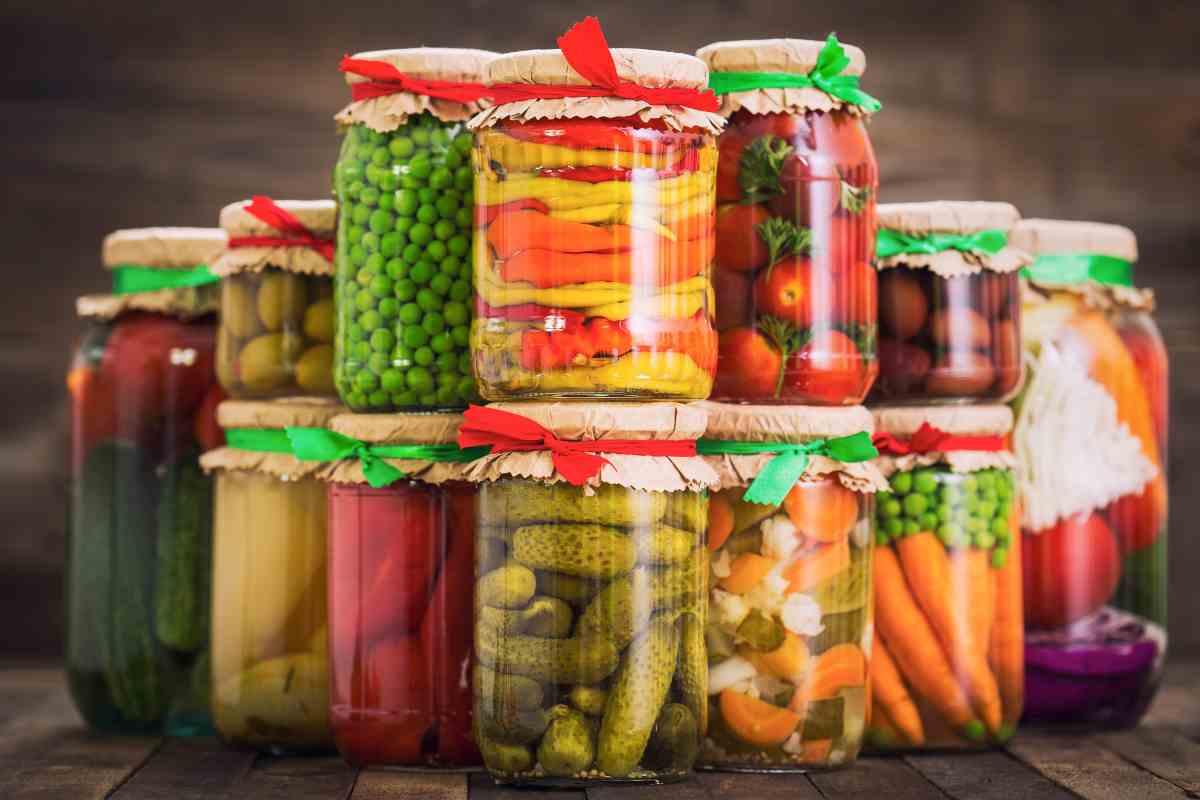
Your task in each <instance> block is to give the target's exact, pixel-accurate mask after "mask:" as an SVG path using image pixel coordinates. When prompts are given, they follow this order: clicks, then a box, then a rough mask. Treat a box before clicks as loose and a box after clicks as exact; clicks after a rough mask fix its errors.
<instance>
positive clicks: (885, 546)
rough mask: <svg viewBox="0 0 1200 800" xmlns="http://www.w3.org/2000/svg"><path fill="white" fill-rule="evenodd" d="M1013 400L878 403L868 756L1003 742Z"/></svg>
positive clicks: (1019, 679) (1016, 577)
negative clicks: (879, 487)
mask: <svg viewBox="0 0 1200 800" xmlns="http://www.w3.org/2000/svg"><path fill="white" fill-rule="evenodd" d="M1012 425H1013V417H1012V412H1011V411H1010V410H1009V408H1008V407H1007V406H1003V405H978V406H961V407H947V406H912V407H904V408H899V407H887V408H877V409H875V429H876V442H875V443H876V446H877V447H878V448H879V453H880V456H879V462H878V463H879V467H880V470H881V471H882V472H883V474H884V475H885V476H887V477H888V481H889V483H890V484H891V486H890V488H889V489H888V491H886V492H881V493H880V494H878V495H876V505H875V516H876V524H875V531H876V533H875V536H876V547H875V561H874V579H875V601H874V602H875V644H874V651H873V653H872V661H871V697H872V704H873V705H872V708H871V711H870V718H869V722H868V726H867V729H868V742H869V744H870V745H871V746H872V747H873V748H874V749H876V750H904V749H922V748H933V749H938V748H981V747H987V746H990V745H995V744H1002V743H1003V742H1005V741H1007V740H1008V739H1009V738H1010V737H1011V736H1012V735H1013V733H1014V731H1015V730H1016V724H1017V721H1018V720H1019V719H1020V717H1021V705H1022V700H1023V694H1024V691H1023V688H1022V686H1023V677H1024V672H1023V665H1022V652H1023V651H1022V645H1023V642H1024V637H1023V624H1024V623H1023V619H1022V614H1021V605H1022V592H1021V561H1022V558H1021V557H1022V548H1021V541H1020V523H1019V520H1020V515H1021V511H1020V502H1019V497H1020V494H1019V492H1018V485H1017V484H1018V482H1017V479H1016V476H1015V474H1014V467H1015V465H1016V460H1015V458H1014V457H1013V454H1012V452H1011V450H1010V449H1009V447H1010V446H1009V441H1010V434H1011V432H1012Z"/></svg>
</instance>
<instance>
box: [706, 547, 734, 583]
mask: <svg viewBox="0 0 1200 800" xmlns="http://www.w3.org/2000/svg"><path fill="white" fill-rule="evenodd" d="M731 562H732V559H731V558H730V557H729V551H728V550H722V551H721V552H719V553H717V557H716V558H714V559H713V560H712V561H711V562H710V566H711V568H712V574H713V575H716V576H717V577H718V578H728V577H729V573H730V572H731V570H730V568H729V565H730V563H731Z"/></svg>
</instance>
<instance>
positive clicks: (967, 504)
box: [962, 494, 979, 514]
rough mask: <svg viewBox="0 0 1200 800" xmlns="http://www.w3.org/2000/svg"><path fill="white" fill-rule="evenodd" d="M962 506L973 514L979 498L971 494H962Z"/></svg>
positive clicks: (975, 511) (977, 508)
mask: <svg viewBox="0 0 1200 800" xmlns="http://www.w3.org/2000/svg"><path fill="white" fill-rule="evenodd" d="M962 504H963V508H965V509H966V510H967V513H969V514H975V513H977V512H978V511H979V498H978V497H976V496H975V495H973V494H968V495H963V503H962Z"/></svg>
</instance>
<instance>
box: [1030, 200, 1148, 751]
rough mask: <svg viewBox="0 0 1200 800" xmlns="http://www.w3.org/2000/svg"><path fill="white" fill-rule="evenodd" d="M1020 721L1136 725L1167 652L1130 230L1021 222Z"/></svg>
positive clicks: (1142, 320) (1140, 297)
mask: <svg viewBox="0 0 1200 800" xmlns="http://www.w3.org/2000/svg"><path fill="white" fill-rule="evenodd" d="M1013 242H1014V243H1015V244H1017V245H1018V246H1020V247H1023V248H1025V249H1026V250H1028V251H1029V252H1030V253H1032V254H1033V255H1034V256H1035V258H1036V260H1035V261H1034V263H1033V264H1032V265H1031V266H1030V267H1029V268H1028V270H1027V272H1026V273H1025V274H1026V276H1027V278H1028V280H1027V285H1026V291H1025V292H1024V295H1023V310H1022V313H1023V314H1024V318H1025V325H1024V337H1025V343H1024V350H1025V354H1026V359H1027V361H1028V362H1029V364H1030V379H1029V383H1028V385H1027V387H1026V389H1025V390H1024V391H1023V392H1022V394H1021V396H1020V397H1018V398H1017V401H1016V403H1015V404H1014V408H1015V410H1016V412H1017V426H1016V433H1015V435H1014V442H1015V450H1016V453H1017V456H1018V472H1019V475H1020V484H1021V489H1022V492H1023V493H1024V497H1025V501H1026V502H1025V504H1024V506H1023V507H1024V511H1025V513H1024V519H1023V520H1022V527H1023V529H1024V533H1025V536H1024V544H1025V558H1024V567H1025V583H1024V585H1025V621H1026V626H1027V628H1026V633H1025V678H1026V702H1025V716H1026V719H1029V720H1034V721H1038V722H1058V723H1081V724H1084V725H1088V726H1095V727H1121V728H1124V727H1129V726H1132V725H1135V724H1136V723H1137V721H1138V720H1139V719H1140V718H1141V716H1142V714H1144V713H1145V711H1146V709H1147V707H1148V706H1149V705H1150V702H1151V700H1153V698H1154V694H1155V691H1156V690H1157V688H1158V684H1159V681H1160V680H1161V678H1162V669H1163V663H1164V661H1165V659H1166V655H1167V614H1166V611H1167V472H1166V467H1167V423H1168V408H1167V389H1168V387H1167V353H1166V349H1165V348H1164V346H1163V342H1162V337H1161V336H1160V334H1159V331H1158V327H1157V326H1156V325H1155V323H1154V317H1153V315H1152V311H1153V309H1154V295H1153V293H1152V292H1151V291H1150V290H1148V289H1137V288H1135V287H1134V285H1133V264H1134V262H1135V261H1137V240H1136V238H1135V237H1134V235H1133V232H1132V231H1130V230H1128V229H1126V228H1122V227H1119V226H1116V225H1102V224H1099V223H1094V222H1066V221H1061V220H1024V221H1022V222H1021V223H1019V224H1018V226H1017V228H1016V229H1015V230H1014V231H1013Z"/></svg>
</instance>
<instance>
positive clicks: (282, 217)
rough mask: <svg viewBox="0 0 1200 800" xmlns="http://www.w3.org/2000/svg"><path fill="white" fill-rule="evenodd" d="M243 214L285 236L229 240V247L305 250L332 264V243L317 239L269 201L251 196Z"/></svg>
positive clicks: (239, 237) (287, 213)
mask: <svg viewBox="0 0 1200 800" xmlns="http://www.w3.org/2000/svg"><path fill="white" fill-rule="evenodd" d="M246 212H247V213H249V214H250V215H251V216H253V217H256V218H257V219H260V220H262V221H263V222H265V223H267V224H268V225H270V226H271V227H272V228H275V229H276V230H279V231H283V233H284V234H286V235H285V236H231V237H229V246H230V247H309V248H312V249H313V250H316V251H317V252H318V253H320V254H321V255H322V256H324V257H325V260H326V261H330V262H332V261H333V239H322V238H321V237H319V236H317V235H316V234H315V233H313V232H312V231H311V230H309V229H308V228H307V227H306V226H305V225H304V223H303V222H301V221H300V220H298V219H296V215H295V214H293V213H291V212H290V211H286V210H284V209H282V208H280V207H279V205H278V204H277V203H276V202H275V201H274V200H272V199H271V198H269V197H265V196H263V195H261V194H256V195H254V197H252V198H251V199H250V203H249V204H248V205H247V206H246Z"/></svg>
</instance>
